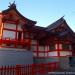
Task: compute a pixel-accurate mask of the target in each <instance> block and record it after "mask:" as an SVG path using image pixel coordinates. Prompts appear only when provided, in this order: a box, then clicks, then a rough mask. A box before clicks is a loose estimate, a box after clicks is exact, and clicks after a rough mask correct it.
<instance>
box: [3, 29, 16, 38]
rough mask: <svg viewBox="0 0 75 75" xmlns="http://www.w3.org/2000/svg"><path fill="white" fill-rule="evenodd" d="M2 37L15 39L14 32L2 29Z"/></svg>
mask: <svg viewBox="0 0 75 75" xmlns="http://www.w3.org/2000/svg"><path fill="white" fill-rule="evenodd" d="M3 38H10V39H15V32H13V31H7V30H4V31H3Z"/></svg>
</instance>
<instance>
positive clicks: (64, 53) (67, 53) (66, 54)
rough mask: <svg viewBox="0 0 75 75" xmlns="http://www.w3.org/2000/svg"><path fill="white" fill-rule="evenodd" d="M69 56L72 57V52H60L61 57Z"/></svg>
mask: <svg viewBox="0 0 75 75" xmlns="http://www.w3.org/2000/svg"><path fill="white" fill-rule="evenodd" d="M68 55H72V52H70V51H60V56H68Z"/></svg>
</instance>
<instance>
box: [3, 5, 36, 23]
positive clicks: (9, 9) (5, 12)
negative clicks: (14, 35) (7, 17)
mask: <svg viewBox="0 0 75 75" xmlns="http://www.w3.org/2000/svg"><path fill="white" fill-rule="evenodd" d="M11 10H15V12H16V13H17V14H18V15H19V16H21V17H22V18H23V19H24V20H27V21H29V22H31V23H33V24H36V23H37V22H36V21H32V20H30V19H28V18H26V17H24V16H23V15H22V14H21V13H20V12H19V11H18V10H17V9H16V6H15V7H14V6H10V7H9V8H8V9H6V10H3V11H2V14H7V13H8V12H9V11H11Z"/></svg>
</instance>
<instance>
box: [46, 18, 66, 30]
mask: <svg viewBox="0 0 75 75" xmlns="http://www.w3.org/2000/svg"><path fill="white" fill-rule="evenodd" d="M64 21H65V20H64V19H63V17H61V18H60V19H59V20H57V21H56V22H54V23H52V24H51V25H49V26H47V30H52V29H54V28H56V27H58V26H59V25H61V24H62V23H63V22H64Z"/></svg>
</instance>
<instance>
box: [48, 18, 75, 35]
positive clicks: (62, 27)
mask: <svg viewBox="0 0 75 75" xmlns="http://www.w3.org/2000/svg"><path fill="white" fill-rule="evenodd" d="M47 31H49V32H53V33H56V34H61V35H66V34H68V33H71V34H73V35H74V32H73V31H72V30H71V28H70V27H69V26H68V24H67V23H66V21H65V20H64V18H63V17H61V18H60V19H59V20H57V21H56V22H54V23H53V24H51V25H49V26H47Z"/></svg>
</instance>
